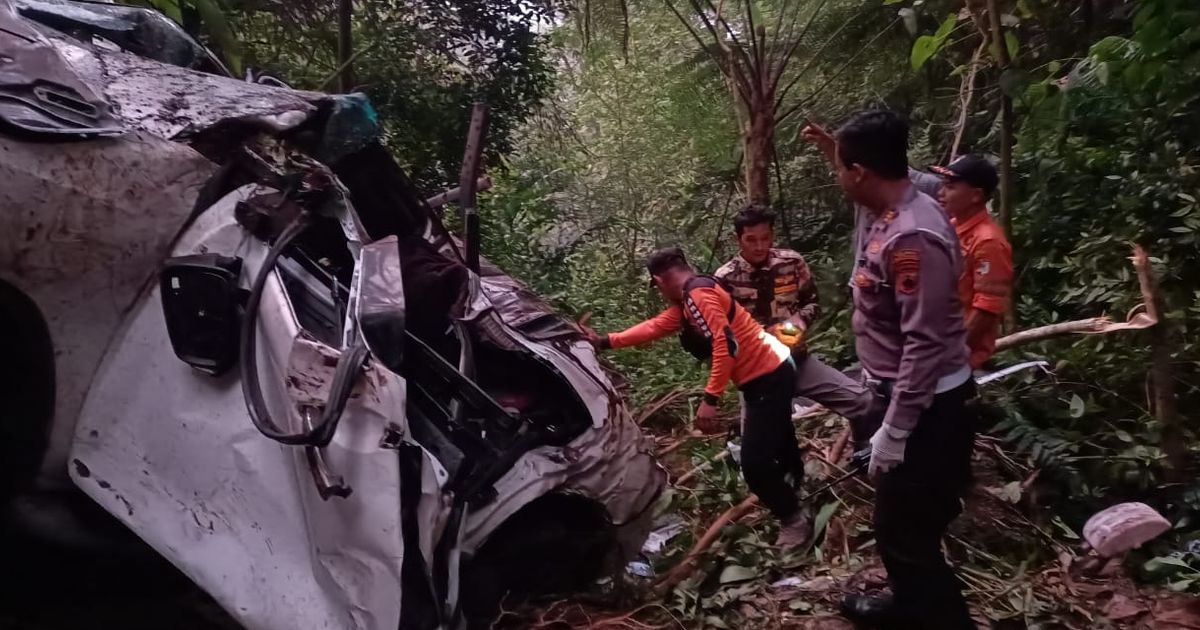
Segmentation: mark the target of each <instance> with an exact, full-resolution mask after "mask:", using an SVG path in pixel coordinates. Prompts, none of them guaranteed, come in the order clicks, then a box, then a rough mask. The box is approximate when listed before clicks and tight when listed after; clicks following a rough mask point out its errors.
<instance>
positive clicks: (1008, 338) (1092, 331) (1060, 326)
mask: <svg viewBox="0 0 1200 630" xmlns="http://www.w3.org/2000/svg"><path fill="white" fill-rule="evenodd" d="M1157 323H1158V320H1156V319H1155V318H1153V317H1151V316H1150V315H1148V314H1146V313H1137V314H1136V315H1134V316H1133V317H1131V318H1130V319H1129V321H1126V322H1114V321H1112V320H1111V319H1109V318H1108V317H1089V318H1087V319H1080V320H1075V321H1070V322H1059V323H1057V324H1049V325H1046V326H1038V327H1037V328H1030V329H1028V330H1021V331H1018V332H1015V333H1013V334H1011V335H1005V336H1003V337H1001V338H999V339H997V340H996V352H1000V351H1001V350H1008V349H1010V348H1015V347H1017V346H1022V345H1025V344H1027V343H1034V342H1038V341H1045V340H1047V339H1052V338H1054V337H1061V336H1063V335H1072V334H1074V335H1103V334H1107V333H1111V332H1117V331H1119V330H1142V329H1144V328H1149V327H1151V326H1153V325H1155V324H1157Z"/></svg>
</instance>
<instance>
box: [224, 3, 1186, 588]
mask: <svg viewBox="0 0 1200 630" xmlns="http://www.w3.org/2000/svg"><path fill="white" fill-rule="evenodd" d="M226 4H229V5H236V6H230V7H227V8H228V10H229V11H228V14H229V15H230V24H231V25H232V29H233V30H234V31H235V32H236V33H237V35H238V38H239V40H240V42H241V45H240V48H239V60H240V61H241V63H243V64H244V65H245V66H247V67H248V68H250V69H251V70H252V71H255V72H259V71H265V72H268V73H272V74H276V75H278V76H281V77H284V78H286V79H287V80H289V81H290V82H292V83H293V84H295V85H296V86H297V87H304V88H311V89H331V88H330V86H331V85H332V84H331V83H330V78H331V77H332V75H333V74H334V73H336V70H337V68H338V62H337V56H336V51H337V43H336V33H335V32H334V26H333V24H334V19H333V14H332V12H333V10H334V9H333V7H332V3H308V2H294V3H293V2H288V3H283V2H270V1H267V0H264V1H263V2H246V3H233V2H227V3H226ZM679 4H680V3H673V2H669V1H667V0H626V1H624V2H620V3H615V2H602V1H600V0H596V1H595V2H581V3H574V4H572V3H564V4H559V3H555V2H551V1H550V0H536V1H523V2H505V1H502V0H463V1H460V2H454V3H447V2H438V1H435V0H360V1H359V2H357V3H356V5H355V7H356V8H355V20H354V36H355V49H356V53H357V54H358V57H357V58H356V61H355V63H354V69H355V74H356V77H357V80H358V81H359V82H360V83H361V88H362V89H363V90H365V91H366V92H367V93H368V94H369V95H370V96H371V97H372V100H373V101H374V103H375V104H376V106H377V107H378V108H379V110H380V113H381V114H382V116H383V117H384V119H385V122H386V124H387V128H388V134H389V135H388V141H389V143H390V144H391V145H392V146H393V148H394V149H395V151H396V155H397V156H398V157H399V158H400V159H401V160H403V161H405V162H406V166H407V167H408V168H409V169H410V170H411V171H412V173H413V174H414V176H415V178H416V180H417V181H418V183H419V184H420V185H421V186H422V187H423V188H424V189H426V190H427V191H428V192H430V193H435V192H439V191H440V190H441V189H442V188H445V187H448V186H450V185H453V184H452V182H456V181H457V173H458V162H459V160H460V156H461V147H462V142H463V138H464V137H465V130H466V124H467V119H468V115H469V114H468V112H469V105H470V103H471V102H472V101H473V100H476V99H483V100H486V101H487V102H488V103H489V104H490V105H491V106H492V109H493V123H492V134H491V137H490V139H489V147H490V152H489V172H490V174H491V175H492V177H493V178H494V180H495V188H494V189H493V190H492V192H491V193H489V194H488V195H487V196H486V198H485V202H484V214H483V219H484V232H485V238H486V240H485V253H486V254H487V255H488V256H490V257H491V258H492V259H493V260H495V261H496V262H497V263H499V264H500V265H501V266H503V267H505V268H506V269H507V270H508V271H509V272H511V273H513V274H514V275H515V276H517V277H519V278H521V279H523V280H525V281H526V282H528V283H529V284H530V285H532V286H533V287H535V288H536V289H537V290H539V291H540V292H542V293H543V294H545V295H547V296H549V297H550V298H551V299H552V300H553V301H555V302H556V303H557V304H558V305H559V306H560V307H561V308H562V309H563V310H564V311H565V312H567V313H570V314H574V315H579V314H582V313H585V312H591V313H592V314H593V325H594V326H596V327H597V328H599V329H604V330H609V329H617V328H621V327H624V326H627V325H629V324H632V323H634V322H636V321H638V320H640V319H642V318H644V317H646V316H648V315H651V314H653V313H654V312H657V310H659V309H660V308H661V307H662V304H661V302H660V300H659V298H658V297H657V296H656V295H655V294H654V293H653V292H652V291H650V289H649V287H648V286H647V283H646V277H645V274H644V273H643V271H642V269H641V260H642V256H643V255H644V254H645V253H646V252H648V251H649V250H651V249H653V248H655V247H657V246H661V245H665V244H679V245H682V246H684V247H685V248H686V250H687V251H688V252H689V254H690V255H691V257H692V261H693V262H694V263H695V264H696V265H697V266H698V267H700V268H701V269H704V270H712V269H714V268H715V267H716V266H718V265H719V264H720V263H721V262H723V261H724V260H726V259H727V258H728V257H730V256H731V255H732V254H733V253H734V245H733V239H732V229H731V226H730V221H731V218H732V216H733V214H734V213H735V212H736V211H737V210H738V208H739V207H740V205H741V204H742V203H743V199H744V197H745V194H746V191H745V189H744V179H743V177H742V175H741V171H742V167H743V163H744V160H745V156H744V155H743V154H742V144H741V138H742V135H741V134H742V132H743V130H742V129H741V128H740V127H739V120H741V118H740V116H741V115H743V114H744V111H743V110H740V109H739V107H743V106H744V104H742V103H739V102H738V101H737V99H736V98H734V97H732V96H731V90H730V86H729V83H728V76H727V70H728V68H727V67H723V66H722V65H721V63H720V61H719V57H714V55H713V54H712V53H713V51H712V50H711V48H712V45H711V43H706V42H704V41H702V40H701V41H698V40H697V38H696V37H694V36H693V34H692V33H690V32H689V30H688V29H687V28H684V22H683V21H687V20H692V21H689V22H687V24H691V25H692V26H695V27H696V28H699V27H698V26H697V25H698V24H699V23H700V21H696V16H695V15H693V14H692V13H687V12H684V13H679V12H677V10H676V9H677V6H676V5H679ZM725 4H728V5H729V6H731V7H732V6H734V5H737V6H738V7H742V6H750V7H751V11H752V12H751V14H750V16H751V17H755V16H757V18H758V20H759V23H760V24H761V23H764V22H766V23H768V24H769V23H770V22H769V21H768V20H766V18H768V17H770V16H777V15H780V14H781V12H783V11H784V10H785V9H789V8H798V9H799V10H800V11H801V15H802V16H803V18H804V20H805V21H806V22H807V21H808V19H809V18H810V17H811V24H810V26H808V27H807V28H805V29H804V32H803V36H801V37H798V38H797V39H796V41H795V42H794V58H793V60H792V63H791V65H790V66H789V71H788V72H789V73H790V74H788V75H787V76H786V77H785V79H784V82H785V83H787V82H789V81H794V83H795V86H796V89H795V90H794V92H793V93H792V95H790V96H789V100H788V103H787V104H788V105H791V104H793V103H794V104H795V105H796V107H798V108H799V109H797V113H796V115H793V116H791V117H788V118H786V119H785V120H783V121H781V122H780V123H779V125H778V128H777V129H775V136H774V152H775V153H774V156H773V160H772V162H773V164H772V171H773V172H772V174H771V190H770V196H771V200H772V205H773V207H774V209H775V210H776V212H777V213H778V214H779V217H780V220H779V224H778V225H777V232H778V235H779V238H780V240H781V241H782V242H783V243H785V244H788V245H790V246H792V247H794V248H796V249H798V250H799V251H800V252H802V253H803V254H804V255H805V256H806V257H807V259H808V261H809V263H810V265H811V266H812V267H813V269H814V271H815V272H816V274H817V277H818V279H819V285H820V289H821V299H822V302H823V306H824V307H825V308H824V310H825V312H826V316H825V318H824V321H823V322H821V324H820V325H819V326H818V329H817V331H816V334H815V335H814V336H812V337H811V338H810V345H811V347H812V348H813V350H814V351H816V352H818V353H820V354H823V355H825V356H826V357H828V358H829V359H830V360H832V361H834V362H836V363H838V364H839V365H841V366H842V367H849V366H850V364H851V363H852V362H853V352H852V344H851V339H850V330H849V325H848V308H849V306H848V290H847V289H846V287H845V279H846V277H847V273H848V272H847V270H848V266H849V263H850V252H849V243H848V233H849V225H850V221H851V215H850V210H849V207H848V206H847V204H846V202H845V201H844V200H843V198H842V196H841V194H840V192H839V191H838V190H837V189H836V187H835V184H834V180H833V178H832V177H831V174H830V169H829V166H828V165H827V164H826V163H825V162H824V160H823V159H822V158H821V157H820V156H819V155H818V154H817V152H816V151H815V150H814V149H813V148H812V147H809V146H806V145H804V144H803V143H802V142H800V141H799V140H798V131H799V128H800V127H801V126H802V125H803V124H804V123H805V122H807V121H814V122H820V123H824V124H826V125H828V126H834V125H836V124H837V122H838V121H840V120H842V119H844V118H845V117H846V116H847V115H848V114H850V113H852V112H854V111H856V110H859V109H863V108H866V107H876V106H886V107H890V108H893V109H896V110H898V111H901V112H903V113H905V114H907V115H908V116H909V117H910V120H911V121H912V126H913V146H912V151H911V159H912V162H913V165H914V166H916V167H918V168H921V167H924V166H926V165H928V164H930V163H935V162H944V161H945V160H947V159H948V158H949V157H950V154H951V152H952V148H953V146H954V145H955V143H956V142H958V143H959V147H960V148H959V152H960V153H961V152H966V151H973V152H981V153H987V154H999V153H1000V151H1001V142H1002V140H1003V137H1004V133H1003V132H1004V129H1005V126H1004V124H1003V120H1002V118H1003V117H1002V113H1001V112H1002V110H1003V108H1004V104H1005V100H1006V99H1007V100H1008V102H1010V103H1011V107H1012V111H1013V116H1012V118H1011V130H1012V132H1013V134H1014V137H1015V147H1014V159H1013V163H1014V177H1015V180H1014V204H1013V208H1012V212H1011V217H1010V222H1011V230H1012V232H1011V239H1012V242H1013V246H1014V251H1015V256H1016V264H1017V274H1018V276H1017V285H1016V295H1017V299H1016V302H1015V308H1014V313H1013V315H1014V318H1013V322H1011V324H1012V325H1013V326H1015V327H1016V328H1028V327H1032V326H1038V325H1043V324H1050V323H1054V322H1060V321H1066V320H1072V319H1078V318H1082V317H1088V316H1094V315H1100V314H1108V315H1110V316H1112V317H1114V318H1115V319H1117V320H1123V319H1124V318H1125V317H1126V314H1127V313H1129V312H1130V311H1131V310H1132V309H1133V308H1134V307H1135V306H1137V305H1138V304H1139V303H1140V302H1141V301H1142V297H1141V294H1140V293H1139V291H1138V285H1137V280H1136V278H1135V275H1134V272H1133V268H1132V267H1131V265H1130V262H1129V259H1128V258H1129V255H1130V246H1131V245H1132V244H1135V243H1136V244H1140V245H1142V246H1144V247H1145V248H1146V249H1147V250H1148V251H1149V253H1150V255H1151V257H1152V259H1151V260H1152V262H1153V267H1154V270H1155V272H1156V273H1157V275H1158V277H1159V278H1160V282H1161V291H1162V295H1163V298H1164V300H1165V303H1166V305H1167V308H1168V313H1167V316H1168V318H1169V320H1170V322H1171V328H1170V331H1169V335H1168V342H1169V352H1170V359H1169V367H1170V370H1171V374H1170V378H1171V379H1172V380H1173V382H1174V385H1175V394H1176V396H1177V401H1178V402H1177V404H1178V409H1179V410H1180V414H1179V415H1180V416H1181V422H1180V426H1179V427H1178V429H1177V430H1171V431H1165V430H1164V426H1162V424H1161V423H1160V421H1159V419H1158V418H1159V417H1160V416H1161V414H1160V413H1158V412H1159V411H1161V410H1158V409H1155V408H1154V403H1153V396H1152V395H1151V391H1150V390H1151V384H1150V381H1149V379H1148V370H1149V365H1150V352H1151V349H1150V346H1151V336H1150V334H1149V333H1146V332H1138V333H1117V334H1114V335H1110V336H1097V337H1071V338H1063V339H1058V340H1054V341H1048V342H1044V343H1039V344H1036V345H1032V346H1026V347H1022V348H1019V349H1018V350H1015V351H1010V352H1008V353H1005V354H1002V355H1000V356H999V357H997V359H996V364H998V365H1006V364H1011V363H1014V362H1017V361H1019V360H1023V359H1026V358H1030V359H1034V358H1036V359H1046V360H1048V361H1050V362H1051V364H1052V366H1053V372H1054V376H1053V377H1052V378H1038V377H1034V376H1033V375H1032V374H1030V375H1029V376H1027V377H1024V378H1023V379H1015V381H1019V382H1009V381H1006V382H1004V383H1003V384H1002V385H999V386H991V387H989V388H988V390H987V397H988V398H989V400H990V401H991V403H992V404H991V405H990V408H991V410H992V411H991V413H990V418H989V420H990V425H989V426H990V428H991V430H992V433H993V434H994V435H995V436H997V437H999V438H1001V439H1003V440H1004V441H1005V442H1006V443H1007V445H1008V446H1009V447H1010V448H1011V449H1013V450H1015V451H1016V452H1017V453H1018V454H1019V455H1020V456H1022V457H1025V458H1027V459H1028V461H1029V462H1030V463H1031V465H1033V466H1035V467H1036V468H1037V469H1038V470H1039V471H1040V475H1041V476H1040V478H1039V481H1038V484H1039V485H1038V487H1039V488H1040V493H1041V494H1040V500H1041V501H1042V502H1043V503H1044V504H1045V505H1049V506H1051V508H1052V512H1053V513H1052V514H1048V515H1047V516H1046V518H1047V520H1049V519H1051V518H1053V519H1054V521H1055V523H1056V524H1057V525H1058V526H1061V529H1062V530H1063V531H1065V532H1071V531H1075V532H1077V531H1078V528H1079V526H1080V525H1081V524H1082V521H1083V519H1084V518H1085V517H1086V516H1087V515H1088V514H1090V513H1091V511H1094V510H1095V509H1096V508H1098V507H1102V506H1105V505H1108V504H1110V503H1112V502H1114V501H1116V500H1118V499H1122V498H1128V497H1138V498H1140V499H1142V500H1147V501H1149V502H1151V503H1153V504H1154V505H1155V506H1156V507H1158V508H1160V509H1161V510H1163V511H1164V513H1166V514H1167V515H1168V516H1169V517H1170V518H1171V519H1172V520H1173V521H1174V522H1175V523H1176V524H1177V531H1176V534H1175V535H1174V536H1173V537H1170V538H1168V539H1166V540H1165V542H1162V543H1160V544H1159V545H1158V546H1157V547H1156V548H1155V549H1154V550H1153V552H1154V553H1158V554H1165V555H1164V557H1169V558H1174V559H1175V560H1178V561H1177V562H1175V561H1172V562H1167V563H1163V562H1158V563H1152V564H1151V565H1150V566H1149V569H1151V570H1152V572H1157V573H1156V574H1155V575H1151V576H1150V577H1159V578H1163V579H1165V580H1169V581H1170V582H1171V583H1172V584H1173V585H1174V586H1175V587H1176V588H1181V589H1187V588H1194V587H1197V586H1200V582H1196V581H1194V580H1200V563H1198V562H1197V557H1196V556H1195V554H1188V553H1185V552H1184V551H1183V550H1184V549H1185V547H1186V544H1187V543H1188V542H1189V541H1190V540H1191V539H1193V538H1196V537H1197V535H1196V534H1195V533H1194V532H1195V531H1196V526H1195V525H1193V520H1194V519H1195V517H1196V516H1197V515H1198V514H1200V485H1197V483H1196V481H1195V475H1194V473H1193V472H1192V471H1191V469H1184V470H1176V471H1174V474H1173V475H1168V474H1167V473H1168V472H1171V471H1169V470H1168V469H1167V466H1166V463H1165V457H1164V451H1163V448H1164V445H1167V446H1170V445H1177V446H1178V447H1179V448H1181V449H1182V450H1183V452H1184V455H1185V456H1186V457H1185V463H1186V464H1187V465H1188V466H1191V465H1192V463H1193V457H1192V456H1193V455H1194V451H1195V448H1194V444H1195V430H1196V428H1197V427H1196V422H1195V420H1196V418H1195V414H1194V413H1193V412H1192V410H1193V409H1195V408H1196V407H1197V405H1198V404H1200V370H1198V365H1200V364H1198V361H1200V345H1198V344H1200V342H1198V341H1197V339H1196V335H1195V330H1196V329H1197V326H1198V325H1200V255H1198V251H1197V245H1198V240H1197V239H1198V237H1200V202H1198V201H1197V198H1198V197H1200V103H1197V97H1198V95H1200V8H1198V7H1197V5H1196V3H1195V2H1194V0H1073V1H1070V2H1061V1H1055V0H1015V1H1014V0H1000V1H999V2H998V6H999V9H1000V11H1001V12H1002V13H1003V16H1002V20H1001V25H1000V26H1001V28H1002V29H1003V30H1004V36H1003V42H1004V46H1003V50H1000V49H999V47H998V46H996V45H995V44H994V43H991V42H990V41H989V37H990V36H989V35H988V27H987V25H986V24H985V23H983V22H981V21H979V20H978V19H977V18H978V16H979V15H980V14H981V12H982V11H983V10H984V6H985V5H986V4H987V3H986V2H984V1H983V0H968V2H966V3H965V5H964V3H963V2H958V1H954V0H916V1H915V2H910V1H909V0H804V1H801V0H792V2H768V1H766V0H763V1H761V2H750V3H733V2H730V3H725ZM690 6H700V5H699V4H697V3H692V4H691V5H690ZM737 10H738V11H740V10H741V9H740V8H738V9H737ZM731 11H733V9H731ZM701 13H702V14H703V13H704V12H703V11H701ZM681 16H683V17H681ZM709 16H710V17H711V12H710V14H709ZM743 33H745V31H743ZM612 359H613V360H614V361H615V362H616V363H617V364H618V365H619V367H620V368H621V369H622V370H623V371H624V373H625V374H626V375H627V376H628V377H629V379H630V383H631V386H632V387H631V391H630V395H631V397H632V399H633V401H634V402H636V403H642V402H645V401H648V400H651V399H653V398H656V397H658V396H660V395H662V394H664V393H666V392H669V391H672V390H676V389H678V388H688V389H691V388H695V389H696V390H698V389H699V387H700V385H701V383H702V378H703V369H702V368H701V367H699V366H697V365H695V364H694V363H693V362H692V361H690V360H689V359H688V358H687V357H686V355H684V354H683V353H681V352H679V351H678V349H677V348H676V347H675V346H674V345H673V344H671V343H662V344H660V345H658V346H656V347H652V348H647V349H640V350H628V351H622V352H620V353H615V354H613V355H612Z"/></svg>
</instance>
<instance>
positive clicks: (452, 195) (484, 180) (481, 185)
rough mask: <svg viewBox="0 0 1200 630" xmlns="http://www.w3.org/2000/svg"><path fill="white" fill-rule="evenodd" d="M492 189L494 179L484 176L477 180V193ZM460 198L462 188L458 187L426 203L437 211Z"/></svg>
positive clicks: (427, 200) (431, 198)
mask: <svg viewBox="0 0 1200 630" xmlns="http://www.w3.org/2000/svg"><path fill="white" fill-rule="evenodd" d="M491 188H492V178H491V177H487V176H484V177H480V178H478V179H476V180H475V191H476V192H483V191H485V190H491ZM460 197H462V187H461V186H456V187H454V188H451V189H450V190H447V191H446V192H444V193H439V194H436V195H434V196H432V197H430V198H428V199H426V200H425V203H426V204H428V205H429V207H430V208H431V209H433V210H437V209H438V208H441V207H442V206H444V205H446V204H449V203H454V202H456V201H458V200H459V198H460Z"/></svg>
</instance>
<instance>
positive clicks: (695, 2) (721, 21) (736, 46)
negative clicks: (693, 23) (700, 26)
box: [692, 0, 754, 68]
mask: <svg viewBox="0 0 1200 630" xmlns="http://www.w3.org/2000/svg"><path fill="white" fill-rule="evenodd" d="M704 3H705V4H707V5H708V8H709V9H711V10H712V11H713V14H714V16H715V17H716V22H715V23H716V24H718V25H720V26H722V27H724V29H725V32H726V33H727V34H729V41H731V42H733V50H734V51H737V54H738V55H740V56H741V59H742V62H743V63H745V64H746V66H747V67H750V68H752V67H753V66H754V63H753V62H752V61H751V60H750V57H749V55H747V54H746V49H745V47H744V46H742V41H741V40H740V39H738V37H737V34H735V33H734V32H733V28H732V27H730V26H729V22H728V21H727V20H726V19H725V18H724V17H723V16H722V15H721V9H719V8H717V7H716V6H713V3H712V2H711V1H710V0H704ZM721 3H722V5H724V0H721ZM692 7H693V8H694V10H695V11H696V14H697V15H699V16H700V19H701V20H702V21H703V22H704V24H705V26H708V28H709V30H710V31H712V34H713V39H715V40H717V42H718V43H720V44H721V45H722V46H723V47H724V48H725V49H726V51H727V52H728V51H729V50H730V48H729V46H728V45H726V44H725V43H724V40H723V39H721V36H720V34H719V33H718V32H717V29H716V27H715V26H714V25H713V24H714V23H713V22H710V21H709V19H708V15H707V14H706V13H705V12H704V9H703V8H702V7H701V6H700V2H699V0H692Z"/></svg>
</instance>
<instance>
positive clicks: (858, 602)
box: [842, 593, 897, 628]
mask: <svg viewBox="0 0 1200 630" xmlns="http://www.w3.org/2000/svg"><path fill="white" fill-rule="evenodd" d="M894 608H895V605H894V602H893V601H892V596H891V594H890V593H853V594H850V595H847V596H846V598H845V599H843V600H842V616H843V617H845V618H847V619H849V620H850V621H853V622H854V623H855V625H858V626H862V627H867V628H895V627H897V626H896V618H895V617H896V616H895V614H894V612H895V611H894Z"/></svg>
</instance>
